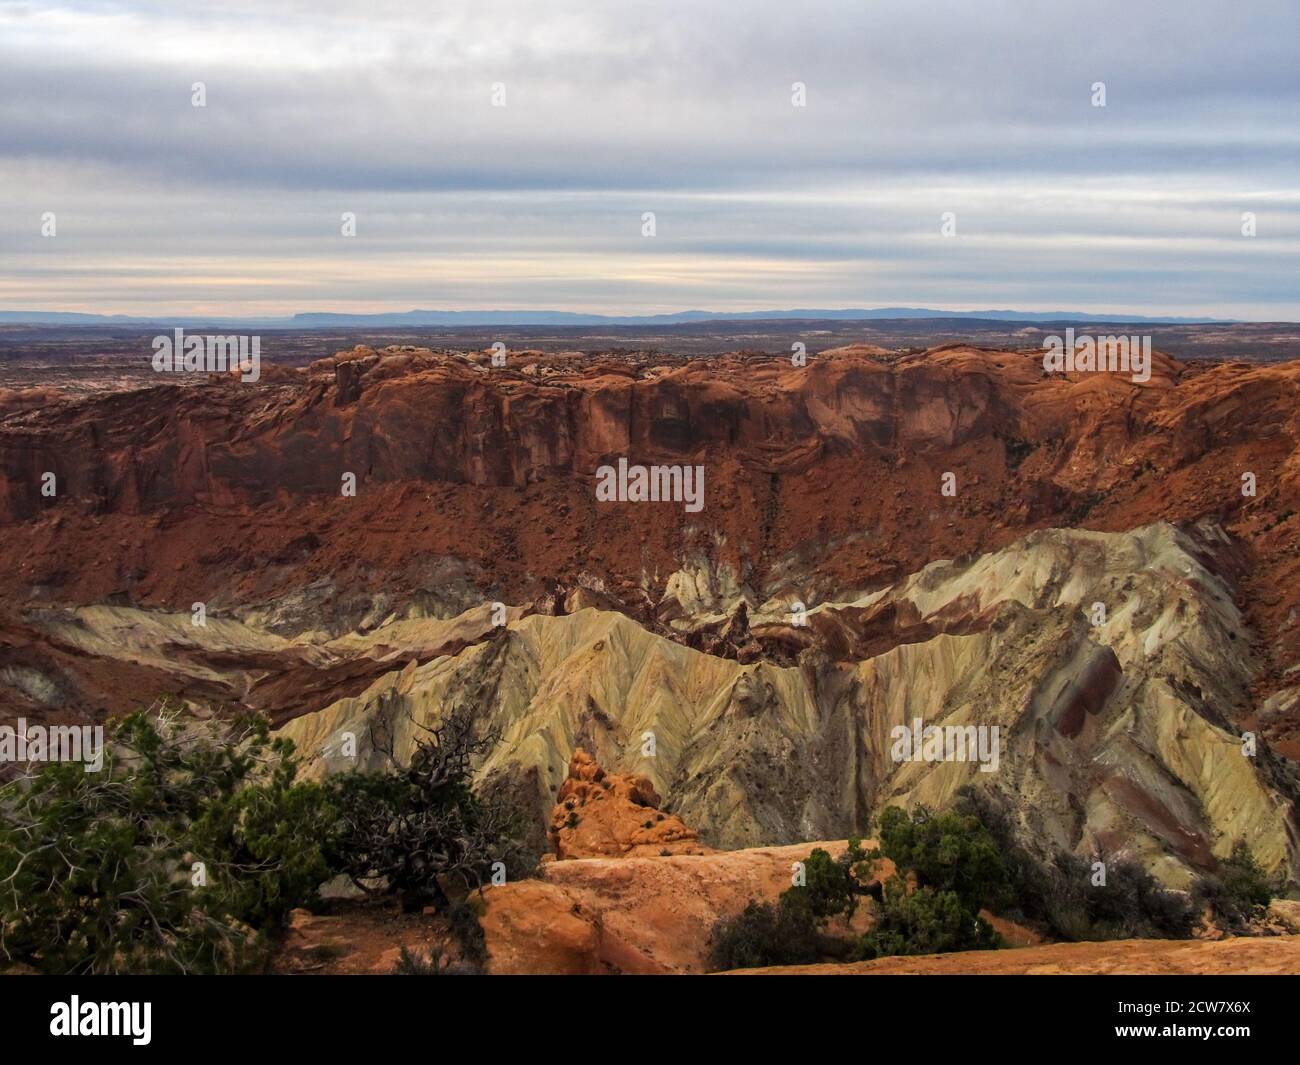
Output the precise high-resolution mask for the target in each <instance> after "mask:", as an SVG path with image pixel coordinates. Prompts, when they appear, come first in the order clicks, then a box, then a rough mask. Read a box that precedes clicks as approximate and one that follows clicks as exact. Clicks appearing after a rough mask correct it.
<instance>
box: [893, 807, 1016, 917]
mask: <svg viewBox="0 0 1300 1065" xmlns="http://www.w3.org/2000/svg"><path fill="white" fill-rule="evenodd" d="M880 853H882V854H883V855H884V856H885V857H886V858H889V859H891V860H892V861H893V863H894V864H895V866H897V867H898V869H899V871H900V872H902V871H905V870H910V871H911V872H913V873H915V874H916V877H917V880H918V881H919V882H920V883H921V884H922V885H924V886H926V887H932V888H934V889H935V890H936V891H939V892H945V891H947V892H952V893H953V894H954V895H956V896H957V898H958V899H959V900H960V901H961V904H962V906H964V907H965V908H966V909H967V910H970V911H971V912H972V913H973V912H975V911H977V910H979V909H980V907H987V908H988V909H990V910H998V909H1001V908H1002V907H1003V906H1005V905H1007V904H1008V903H1009V902H1010V901H1011V898H1012V893H1011V881H1010V879H1009V877H1008V874H1007V867H1006V864H1005V863H1004V861H1003V859H1002V854H1001V853H1000V851H999V849H998V844H997V842H996V841H995V840H994V839H993V836H992V835H991V834H990V833H989V831H988V829H987V828H985V827H984V825H983V824H981V823H980V820H979V818H977V817H975V816H973V815H971V814H968V813H961V812H959V811H957V810H948V811H945V812H944V813H938V814H936V813H931V812H930V811H929V810H927V809H926V808H925V807H917V808H916V809H915V810H914V811H913V812H912V813H911V814H910V815H909V814H908V813H907V812H906V811H905V810H902V809H899V808H898V807H896V806H891V807H888V808H887V809H885V810H884V811H883V812H882V813H881V815H880Z"/></svg>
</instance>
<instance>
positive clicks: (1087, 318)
mask: <svg viewBox="0 0 1300 1065" xmlns="http://www.w3.org/2000/svg"><path fill="white" fill-rule="evenodd" d="M900 318H959V319H982V320H984V321H995V322H1137V323H1147V324H1151V325H1197V324H1205V325H1228V324H1232V323H1233V322H1235V321H1236V319H1231V318H1196V317H1177V316H1167V317H1165V316H1153V315H1141V314H1128V315H1124V314H1110V315H1107V314H1091V313H1086V312H1081V311H1011V310H988V311H944V310H938V309H936V308H932V307H876V308H872V309H864V308H847V309H840V310H830V309H821V308H797V309H794V310H784V311H782V310H771V311H767V310H764V311H676V312H674V313H672V314H630V315H607V314H584V313H581V312H578V311H501V310H490V311H489V310H479V311H429V310H412V311H382V312H378V313H375V314H345V313H339V312H332V311H307V312H303V313H299V314H294V315H290V316H287V317H207V318H205V317H200V316H195V315H183V316H175V317H173V316H166V315H161V316H152V315H144V316H140V315H122V314H86V313H80V312H75V311H0V324H15V325H17V324H22V325H73V326H75V325H163V326H167V327H168V328H174V327H176V326H181V327H186V326H192V325H210V326H226V325H228V326H260V327H267V328H282V329H333V328H339V327H344V326H379V327H383V326H486V325H502V326H534V325H555V326H593V325H594V326H599V325H609V326H627V325H631V326H636V325H684V324H690V323H698V322H738V321H755V322H763V321H878V320H882V319H900Z"/></svg>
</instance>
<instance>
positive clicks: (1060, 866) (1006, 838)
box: [959, 788, 1199, 941]
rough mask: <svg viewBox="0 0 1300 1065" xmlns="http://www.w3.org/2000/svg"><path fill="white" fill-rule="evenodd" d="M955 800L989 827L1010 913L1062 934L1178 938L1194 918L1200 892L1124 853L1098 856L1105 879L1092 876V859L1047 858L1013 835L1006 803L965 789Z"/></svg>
mask: <svg viewBox="0 0 1300 1065" xmlns="http://www.w3.org/2000/svg"><path fill="white" fill-rule="evenodd" d="M959 806H960V807H961V809H963V810H965V811H968V812H969V813H970V815H971V816H973V817H975V818H977V819H978V820H979V822H980V823H981V824H982V825H983V826H984V827H985V829H986V830H987V831H988V832H989V833H990V835H991V837H992V839H993V840H994V843H995V846H996V848H997V850H998V852H999V854H1001V855H1002V858H1003V861H1004V863H1005V866H1006V869H1007V871H1008V874H1009V878H1010V886H1011V891H1010V894H1009V899H1010V905H1011V906H1013V907H1014V909H1013V911H1012V912H1013V913H1014V914H1015V915H1016V916H1017V917H1019V918H1021V919H1023V920H1026V921H1029V922H1032V923H1035V924H1038V925H1041V926H1042V927H1043V928H1044V929H1045V930H1046V931H1047V932H1048V933H1049V934H1051V935H1052V936H1054V937H1055V938H1058V939H1064V940H1075V941H1078V940H1104V939H1134V938H1147V939H1153V938H1154V939H1161V938H1167V939H1181V938H1186V937H1187V936H1190V935H1191V933H1192V931H1193V929H1194V928H1195V926H1196V921H1197V909H1198V907H1197V895H1198V894H1199V890H1198V892H1193V893H1188V892H1183V891H1175V890H1172V889H1170V888H1166V887H1164V886H1163V885H1161V884H1160V883H1159V881H1157V880H1156V879H1155V877H1153V876H1152V875H1151V874H1150V873H1149V872H1147V870H1146V869H1145V868H1143V866H1142V865H1141V864H1140V863H1139V862H1137V861H1135V860H1133V859H1132V858H1129V857H1125V856H1123V855H1119V856H1111V855H1099V856H1098V859H1097V860H1103V861H1105V862H1106V882H1105V884H1104V885H1101V884H1094V883H1093V859H1088V858H1083V857H1080V856H1079V855H1076V854H1070V853H1061V854H1058V855H1056V857H1055V859H1054V860H1053V862H1052V863H1051V864H1050V865H1049V864H1045V863H1043V862H1041V861H1039V860H1038V859H1036V858H1035V857H1034V856H1033V855H1031V854H1030V853H1029V852H1028V851H1027V850H1026V849H1025V848H1024V847H1023V846H1022V845H1021V844H1020V842H1019V841H1018V840H1017V838H1016V836H1015V833H1014V831H1013V829H1012V825H1011V820H1010V818H1009V816H1008V815H1007V812H1006V810H1005V808H1004V807H1003V806H1002V805H999V803H998V801H997V800H996V799H995V798H994V797H993V796H991V795H989V794H988V793H987V792H983V791H977V790H975V789H970V788H967V789H963V791H962V792H961V793H960V795H959Z"/></svg>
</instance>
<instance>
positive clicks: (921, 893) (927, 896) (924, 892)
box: [853, 876, 1002, 960]
mask: <svg viewBox="0 0 1300 1065" xmlns="http://www.w3.org/2000/svg"><path fill="white" fill-rule="evenodd" d="M1001 945H1002V940H1001V938H1000V937H999V936H998V934H997V933H996V932H995V931H994V930H993V927H992V926H991V925H990V924H989V923H988V922H987V921H985V920H984V919H983V918H982V917H979V916H977V915H976V914H975V913H972V912H971V910H970V909H969V908H968V907H967V906H966V905H964V904H963V902H962V900H961V899H960V897H958V895H957V893H956V892H954V891H936V890H935V889H934V888H930V887H918V888H917V889H916V890H915V891H913V892H911V893H910V894H909V893H908V891H907V885H906V884H905V882H904V881H903V880H902V879H901V878H900V877H896V876H895V877H890V879H889V880H888V881H886V883H885V891H884V900H883V902H882V903H881V905H880V909H879V915H878V918H877V921H876V924H875V926H874V927H873V928H872V929H871V931H870V932H868V933H867V934H866V935H864V936H863V937H862V938H861V939H860V940H859V941H858V945H857V947H856V948H855V950H854V954H853V956H854V958H855V959H859V960H870V959H872V958H882V957H886V956H888V955H893V954H943V953H947V952H949V951H954V950H992V949H995V948H996V947H999V946H1001Z"/></svg>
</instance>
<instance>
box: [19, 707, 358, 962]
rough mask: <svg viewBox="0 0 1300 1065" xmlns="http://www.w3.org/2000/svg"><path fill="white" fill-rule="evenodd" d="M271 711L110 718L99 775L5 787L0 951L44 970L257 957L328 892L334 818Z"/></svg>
mask: <svg viewBox="0 0 1300 1065" xmlns="http://www.w3.org/2000/svg"><path fill="white" fill-rule="evenodd" d="M296 770H297V766H296V763H295V761H294V758H293V746H292V744H291V743H290V742H289V741H288V740H284V739H275V740H272V739H270V737H269V731H268V724H267V722H266V721H265V719H262V718H241V719H239V720H236V721H231V722H222V721H217V720H209V721H198V720H194V719H188V718H187V719H182V718H181V716H180V715H179V713H178V712H176V711H172V710H168V709H167V708H166V707H163V708H162V709H160V710H156V711H153V710H151V711H138V712H136V713H134V714H131V715H129V716H128V717H126V718H123V719H122V720H121V721H119V722H118V723H117V724H116V725H115V726H113V727H112V729H111V731H110V735H109V738H108V741H107V742H106V744H105V751H104V759H103V766H102V769H101V770H100V771H99V772H90V773H88V772H85V768H84V766H83V765H82V764H81V763H69V762H63V763H59V762H54V763H49V764H46V765H44V766H43V767H42V768H41V769H39V770H38V771H36V772H34V773H32V774H31V775H29V776H24V777H21V778H19V779H16V780H12V781H10V782H8V783H7V784H5V785H4V786H3V787H0V956H3V957H4V958H5V959H6V960H7V961H9V962H11V963H12V962H16V961H21V962H24V963H26V964H29V965H31V966H33V967H34V968H36V969H37V970H39V971H41V972H48V973H114V972H182V973H184V972H225V971H237V970H243V969H248V968H252V967H255V966H256V965H258V964H259V963H260V962H261V960H262V959H263V957H264V950H265V946H266V936H267V934H268V933H270V932H272V931H274V930H275V929H276V927H278V925H279V923H280V922H281V921H282V920H283V918H284V916H285V915H286V914H287V913H288V912H289V910H291V909H293V908H294V907H296V906H303V905H310V904H312V903H313V902H315V901H316V900H317V894H316V889H317V886H318V885H319V884H320V883H321V882H322V881H324V880H326V879H327V878H328V876H329V874H330V869H329V866H328V864H327V862H326V860H325V857H324V848H325V846H326V840H327V838H328V836H329V833H330V831H331V826H332V824H333V822H334V815H333V812H332V811H331V810H330V808H329V804H328V802H327V801H326V799H325V795H324V792H323V789H321V788H320V787H319V786H317V785H314V784H302V783H295V781H294V777H295V775H296Z"/></svg>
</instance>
